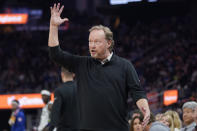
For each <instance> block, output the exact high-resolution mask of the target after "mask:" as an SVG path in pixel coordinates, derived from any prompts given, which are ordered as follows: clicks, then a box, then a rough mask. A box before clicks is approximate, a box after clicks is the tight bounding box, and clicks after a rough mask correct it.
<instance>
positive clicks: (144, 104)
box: [136, 98, 150, 127]
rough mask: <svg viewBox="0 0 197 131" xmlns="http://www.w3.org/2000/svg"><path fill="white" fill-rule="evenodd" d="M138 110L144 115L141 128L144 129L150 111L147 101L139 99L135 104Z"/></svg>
mask: <svg viewBox="0 0 197 131" xmlns="http://www.w3.org/2000/svg"><path fill="white" fill-rule="evenodd" d="M136 104H137V106H138V108H139V109H140V111H141V112H142V113H143V115H144V120H143V123H142V124H143V126H144V127H145V126H146V125H147V124H148V122H149V119H150V109H149V105H148V101H147V99H143V98H142V99H139V100H138V101H137V102H136Z"/></svg>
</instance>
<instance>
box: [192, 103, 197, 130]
mask: <svg viewBox="0 0 197 131" xmlns="http://www.w3.org/2000/svg"><path fill="white" fill-rule="evenodd" d="M193 117H194V121H195V123H196V126H195V129H193V131H197V107H196V108H195V111H194V115H193Z"/></svg>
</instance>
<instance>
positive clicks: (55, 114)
mask: <svg viewBox="0 0 197 131" xmlns="http://www.w3.org/2000/svg"><path fill="white" fill-rule="evenodd" d="M54 96H55V99H54V103H53V106H52V110H51V123H50V128H49V129H50V131H52V130H53V128H55V127H56V126H57V125H58V122H59V120H60V118H61V115H62V114H61V108H62V104H63V103H62V102H63V100H62V97H61V95H60V93H59V92H58V91H57V90H56V91H55V93H54Z"/></svg>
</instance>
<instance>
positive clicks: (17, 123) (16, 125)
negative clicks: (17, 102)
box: [11, 109, 26, 131]
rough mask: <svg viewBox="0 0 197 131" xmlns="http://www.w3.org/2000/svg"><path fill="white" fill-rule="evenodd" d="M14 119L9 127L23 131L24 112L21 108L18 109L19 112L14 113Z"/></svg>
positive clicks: (12, 130) (13, 130)
mask: <svg viewBox="0 0 197 131" xmlns="http://www.w3.org/2000/svg"><path fill="white" fill-rule="evenodd" d="M15 117H16V121H15V123H14V125H12V127H11V131H25V124H26V122H25V121H26V120H25V114H24V112H23V110H21V109H20V110H19V112H18V113H17V114H16V116H15Z"/></svg>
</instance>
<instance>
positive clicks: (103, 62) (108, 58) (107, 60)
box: [100, 52, 113, 65]
mask: <svg viewBox="0 0 197 131" xmlns="http://www.w3.org/2000/svg"><path fill="white" fill-rule="evenodd" d="M112 55H113V52H112V53H111V54H110V55H109V56H108V57H107V58H106V59H104V60H102V61H100V62H101V64H102V65H104V64H105V63H107V62H109V61H110V60H111V58H112Z"/></svg>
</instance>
